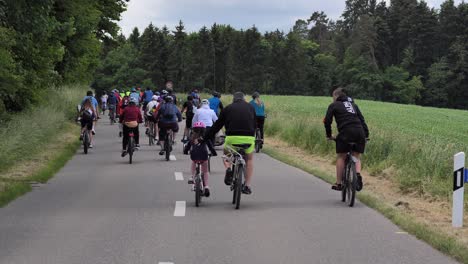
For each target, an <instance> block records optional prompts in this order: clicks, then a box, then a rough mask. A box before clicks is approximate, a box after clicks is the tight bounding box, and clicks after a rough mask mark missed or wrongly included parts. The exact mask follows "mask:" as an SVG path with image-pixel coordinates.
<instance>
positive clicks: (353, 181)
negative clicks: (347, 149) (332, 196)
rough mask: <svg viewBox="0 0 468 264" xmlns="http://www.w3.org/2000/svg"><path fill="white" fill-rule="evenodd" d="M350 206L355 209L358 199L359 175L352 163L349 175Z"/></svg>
mask: <svg viewBox="0 0 468 264" xmlns="http://www.w3.org/2000/svg"><path fill="white" fill-rule="evenodd" d="M348 175H349V176H348V190H347V192H348V206H349V207H353V206H354V201H355V199H356V185H357V174H356V164H355V163H354V162H351V164H350V169H349V174H348Z"/></svg>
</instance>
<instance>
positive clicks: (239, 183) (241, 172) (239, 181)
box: [236, 165, 244, 210]
mask: <svg viewBox="0 0 468 264" xmlns="http://www.w3.org/2000/svg"><path fill="white" fill-rule="evenodd" d="M243 180H244V166H242V165H239V167H238V168H237V177H236V182H237V185H236V189H237V192H236V193H237V197H236V210H238V209H239V207H240V201H241V195H242V183H243Z"/></svg>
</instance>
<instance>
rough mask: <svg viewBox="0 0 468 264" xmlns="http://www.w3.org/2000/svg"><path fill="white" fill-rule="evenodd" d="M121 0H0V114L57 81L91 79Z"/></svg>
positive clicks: (41, 93) (19, 107) (113, 29)
mask: <svg viewBox="0 0 468 264" xmlns="http://www.w3.org/2000/svg"><path fill="white" fill-rule="evenodd" d="M126 2H127V0H34V1H30V0H0V118H2V117H5V116H6V113H7V112H14V111H21V110H23V109H25V108H27V107H28V106H29V105H30V104H31V103H36V102H38V101H41V100H42V99H43V98H44V97H45V96H47V91H48V89H51V87H54V86H55V85H57V84H61V83H91V82H92V80H93V78H94V73H95V70H96V67H97V66H98V65H99V64H100V59H101V58H100V56H101V55H102V47H103V46H106V45H105V44H106V43H110V42H115V40H114V39H115V38H116V37H117V36H118V34H119V27H118V25H117V24H116V21H118V20H119V19H120V14H121V13H122V12H123V11H124V10H125V8H126Z"/></svg>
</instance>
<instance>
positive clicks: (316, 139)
mask: <svg viewBox="0 0 468 264" xmlns="http://www.w3.org/2000/svg"><path fill="white" fill-rule="evenodd" d="M262 98H263V100H264V101H265V103H266V107H267V113H268V118H267V123H266V126H267V127H266V134H267V135H269V136H278V137H280V138H281V139H283V140H285V141H287V142H288V143H291V144H292V145H295V146H298V147H301V148H303V149H305V150H307V151H309V152H310V153H314V154H319V155H322V156H328V155H330V157H332V155H334V143H332V142H329V141H327V140H326V139H325V130H324V127H323V123H322V120H323V117H324V116H325V112H326V110H327V107H328V105H329V104H330V103H331V100H332V99H331V98H329V97H327V98H325V97H305V96H263V97H262ZM356 103H357V104H358V105H359V107H360V109H361V111H362V112H363V114H364V117H365V118H366V120H367V123H368V125H369V129H370V138H371V141H370V142H369V144H368V147H367V151H366V154H365V156H364V158H363V160H364V166H365V167H366V169H367V170H368V171H370V172H371V174H372V175H379V173H381V172H382V171H384V170H386V169H390V170H389V171H391V172H393V173H391V174H390V175H391V176H388V177H392V180H394V181H396V182H397V183H398V184H399V186H400V188H401V190H402V191H404V192H418V193H420V194H431V195H435V196H438V197H444V198H449V197H450V195H451V193H452V186H451V185H452V176H451V175H452V166H453V165H452V164H453V155H454V154H455V153H457V152H460V151H467V150H468V137H467V135H468V112H465V111H460V110H449V109H438V108H428V107H420V106H414V105H400V104H392V103H382V102H373V101H365V100H357V101H356ZM334 134H336V129H334ZM332 161H333V160H331V162H332ZM386 175H387V174H386Z"/></svg>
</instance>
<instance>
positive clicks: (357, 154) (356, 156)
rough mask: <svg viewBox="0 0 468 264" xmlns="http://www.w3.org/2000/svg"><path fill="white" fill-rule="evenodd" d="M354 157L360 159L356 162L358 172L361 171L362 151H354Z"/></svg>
mask: <svg viewBox="0 0 468 264" xmlns="http://www.w3.org/2000/svg"><path fill="white" fill-rule="evenodd" d="M353 157H355V158H356V159H357V160H358V161H357V162H356V173H361V153H357V152H353Z"/></svg>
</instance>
